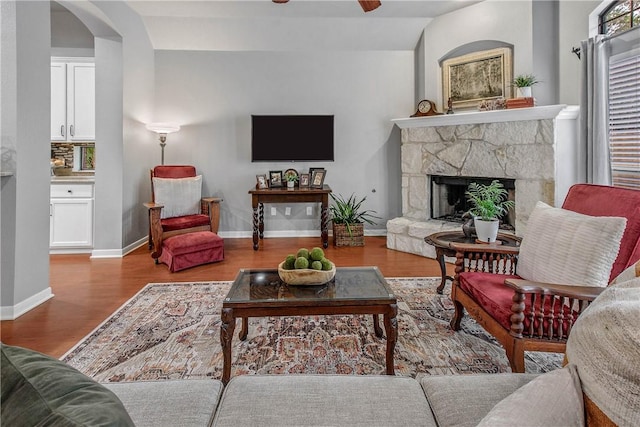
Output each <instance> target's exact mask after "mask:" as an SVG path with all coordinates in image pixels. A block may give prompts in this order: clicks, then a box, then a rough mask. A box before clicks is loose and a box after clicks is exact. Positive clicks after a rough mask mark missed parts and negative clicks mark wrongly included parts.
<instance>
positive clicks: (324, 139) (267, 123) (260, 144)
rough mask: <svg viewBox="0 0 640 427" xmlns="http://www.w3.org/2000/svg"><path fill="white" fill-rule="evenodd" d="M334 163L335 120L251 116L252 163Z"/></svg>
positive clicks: (289, 116) (330, 118)
mask: <svg viewBox="0 0 640 427" xmlns="http://www.w3.org/2000/svg"><path fill="white" fill-rule="evenodd" d="M333 160H334V158H333V116H293V115H281V116H256V115H253V116H251V161H252V162H285V161H286V162H320V161H323V162H325V161H333Z"/></svg>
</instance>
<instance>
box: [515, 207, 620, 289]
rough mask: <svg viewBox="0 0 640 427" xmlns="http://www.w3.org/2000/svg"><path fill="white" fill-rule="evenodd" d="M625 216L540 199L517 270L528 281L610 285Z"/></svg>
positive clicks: (521, 251) (526, 233)
mask: <svg viewBox="0 0 640 427" xmlns="http://www.w3.org/2000/svg"><path fill="white" fill-rule="evenodd" d="M626 224H627V219H626V218H621V217H608V216H607V217H597V216H589V215H583V214H579V213H577V212H573V211H569V210H566V209H560V208H554V207H551V206H549V205H547V204H546V203H543V202H538V203H537V204H536V206H535V208H534V210H533V212H532V213H531V216H530V217H529V221H528V222H527V229H526V231H525V234H524V236H523V238H522V244H521V246H520V255H519V256H518V266H517V273H518V275H519V276H520V277H522V278H523V279H527V280H533V281H536V282H544V283H559V284H566V285H580V286H599V287H604V286H607V284H608V282H609V275H610V273H611V267H612V266H613V262H614V261H615V260H616V257H617V255H618V250H619V249H620V240H621V239H622V234H623V233H624V229H625V227H626Z"/></svg>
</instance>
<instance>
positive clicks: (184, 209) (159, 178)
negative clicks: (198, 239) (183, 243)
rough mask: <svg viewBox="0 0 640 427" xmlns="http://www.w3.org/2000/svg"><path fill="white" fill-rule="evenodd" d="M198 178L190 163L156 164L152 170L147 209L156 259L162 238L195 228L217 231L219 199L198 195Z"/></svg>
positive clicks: (200, 185) (156, 258) (151, 244)
mask: <svg viewBox="0 0 640 427" xmlns="http://www.w3.org/2000/svg"><path fill="white" fill-rule="evenodd" d="M201 188H202V182H201V177H200V176H198V175H196V168H195V167H194V166H189V165H171V166H156V167H155V168H153V169H152V170H151V202H150V203H145V204H144V206H145V207H146V208H147V209H148V211H149V247H150V249H153V252H152V253H151V257H152V258H154V259H155V260H156V263H157V262H158V258H159V257H160V255H161V254H162V241H163V240H164V239H166V238H168V237H171V236H175V235H178V234H185V233H192V232H195V231H211V232H213V233H218V226H219V223H220V202H221V201H222V199H219V198H215V197H204V198H201V197H200V194H201Z"/></svg>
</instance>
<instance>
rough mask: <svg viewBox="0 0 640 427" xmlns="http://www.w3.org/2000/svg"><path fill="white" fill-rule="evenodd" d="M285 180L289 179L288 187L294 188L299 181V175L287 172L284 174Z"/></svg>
mask: <svg viewBox="0 0 640 427" xmlns="http://www.w3.org/2000/svg"><path fill="white" fill-rule="evenodd" d="M284 179H285V181H287V188H294V187H295V186H296V182H297V181H298V175H295V174H292V173H291V174H286V175H285V176H284Z"/></svg>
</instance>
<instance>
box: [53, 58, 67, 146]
mask: <svg viewBox="0 0 640 427" xmlns="http://www.w3.org/2000/svg"><path fill="white" fill-rule="evenodd" d="M66 70H67V64H65V63H62V62H53V63H51V140H52V141H66V139H67V71H66Z"/></svg>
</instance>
